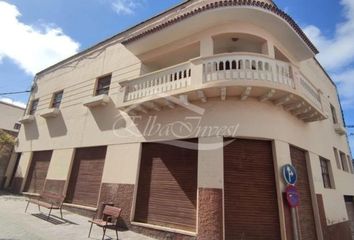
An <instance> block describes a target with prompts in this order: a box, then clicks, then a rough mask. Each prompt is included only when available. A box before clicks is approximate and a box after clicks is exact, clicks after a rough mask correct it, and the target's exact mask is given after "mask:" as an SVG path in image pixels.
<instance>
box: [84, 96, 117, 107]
mask: <svg viewBox="0 0 354 240" xmlns="http://www.w3.org/2000/svg"><path fill="white" fill-rule="evenodd" d="M110 100H111V98H110V97H109V96H108V95H106V94H102V95H99V96H94V97H91V98H89V99H87V100H86V101H84V102H83V105H84V106H85V107H88V108H96V107H102V106H106V105H107V104H108V103H109V102H110Z"/></svg>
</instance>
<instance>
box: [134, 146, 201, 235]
mask: <svg viewBox="0 0 354 240" xmlns="http://www.w3.org/2000/svg"><path fill="white" fill-rule="evenodd" d="M188 142H189V143H197V140H189V141H188ZM197 166H198V151H197V150H191V149H188V148H184V147H176V146H173V145H169V144H162V143H145V144H143V146H142V157H141V163H140V173H139V185H138V192H137V200H136V207H135V221H137V222H142V223H149V224H154V225H159V226H165V227H171V228H177V229H182V230H186V231H192V232H194V231H195V230H196V200H197Z"/></svg>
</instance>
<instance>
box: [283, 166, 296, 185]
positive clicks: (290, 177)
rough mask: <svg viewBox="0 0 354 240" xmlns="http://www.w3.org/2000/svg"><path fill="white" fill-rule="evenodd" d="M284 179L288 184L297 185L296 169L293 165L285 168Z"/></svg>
mask: <svg viewBox="0 0 354 240" xmlns="http://www.w3.org/2000/svg"><path fill="white" fill-rule="evenodd" d="M283 177H284V180H285V182H286V183H287V184H290V185H295V183H296V181H297V174H296V169H295V168H294V166H293V165H291V164H286V165H284V166H283Z"/></svg>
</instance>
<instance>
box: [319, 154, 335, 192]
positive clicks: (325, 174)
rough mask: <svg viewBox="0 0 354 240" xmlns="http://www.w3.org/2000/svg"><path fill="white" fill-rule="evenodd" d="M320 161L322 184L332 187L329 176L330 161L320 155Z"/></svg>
mask: <svg viewBox="0 0 354 240" xmlns="http://www.w3.org/2000/svg"><path fill="white" fill-rule="evenodd" d="M320 163H321V172H322V179H323V186H324V187H325V188H334V187H333V184H332V182H331V176H330V162H329V161H328V160H327V159H324V158H322V157H320Z"/></svg>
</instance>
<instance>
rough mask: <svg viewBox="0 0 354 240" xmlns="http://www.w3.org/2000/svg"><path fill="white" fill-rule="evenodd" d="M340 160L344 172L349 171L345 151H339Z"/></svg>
mask: <svg viewBox="0 0 354 240" xmlns="http://www.w3.org/2000/svg"><path fill="white" fill-rule="evenodd" d="M340 160H341V163H342V169H343V170H344V171H346V172H349V168H348V162H347V156H346V155H345V153H343V152H340Z"/></svg>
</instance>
